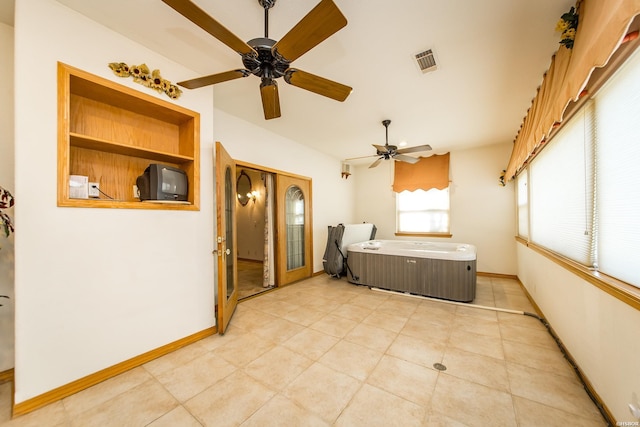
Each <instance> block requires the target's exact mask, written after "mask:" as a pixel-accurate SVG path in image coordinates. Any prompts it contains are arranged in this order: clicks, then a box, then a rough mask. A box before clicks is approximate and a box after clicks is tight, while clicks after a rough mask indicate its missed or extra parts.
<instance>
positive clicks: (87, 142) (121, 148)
mask: <svg viewBox="0 0 640 427" xmlns="http://www.w3.org/2000/svg"><path fill="white" fill-rule="evenodd" d="M69 138H70V144H71V146H72V147H79V148H86V149H88V150H96V151H105V152H109V153H114V154H122V155H124V156H130V157H140V158H142V159H149V160H155V161H158V162H165V163H177V164H180V163H187V162H192V161H193V157H188V156H181V155H179V154H172V153H166V152H163V151H157V150H151V149H148V148H140V147H132V146H130V145H126V144H120V143H117V142H111V141H106V140H104V139H100V138H94V137H91V136H86V135H80V134H77V133H75V132H69Z"/></svg>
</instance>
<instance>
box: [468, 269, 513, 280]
mask: <svg viewBox="0 0 640 427" xmlns="http://www.w3.org/2000/svg"><path fill="white" fill-rule="evenodd" d="M476 276H483V277H495V278H496V279H512V280H518V276H516V275H515V274H501V273H487V272H484V271H478V272H476Z"/></svg>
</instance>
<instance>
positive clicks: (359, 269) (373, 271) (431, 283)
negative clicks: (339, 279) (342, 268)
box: [347, 251, 476, 302]
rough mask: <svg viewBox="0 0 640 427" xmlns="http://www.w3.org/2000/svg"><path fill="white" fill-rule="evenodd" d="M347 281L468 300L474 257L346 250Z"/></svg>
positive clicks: (472, 287) (472, 286)
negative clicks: (462, 259)
mask: <svg viewBox="0 0 640 427" xmlns="http://www.w3.org/2000/svg"><path fill="white" fill-rule="evenodd" d="M347 262H348V264H349V270H348V274H347V278H348V280H349V282H351V283H355V284H359V285H366V286H372V287H376V288H382V289H389V290H393V291H400V292H409V293H412V294H416V295H423V296H428V297H434V298H443V299H448V300H453V301H461V302H470V301H473V300H474V299H475V295H476V261H475V260H472V261H455V260H440V259H430V258H414V257H405V256H395V255H386V254H379V253H375V252H372V253H362V252H351V251H350V252H348V257H347Z"/></svg>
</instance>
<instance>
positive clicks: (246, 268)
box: [238, 259, 272, 299]
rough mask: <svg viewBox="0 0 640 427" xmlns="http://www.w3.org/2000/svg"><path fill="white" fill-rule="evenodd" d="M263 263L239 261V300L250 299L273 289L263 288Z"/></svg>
mask: <svg viewBox="0 0 640 427" xmlns="http://www.w3.org/2000/svg"><path fill="white" fill-rule="evenodd" d="M262 276H263V271H262V262H256V261H248V260H242V259H239V260H238V299H244V298H249V297H251V296H253V295H257V294H260V293H262V292H265V291H268V290H270V289H272V288H265V287H264V286H262V282H263V278H262Z"/></svg>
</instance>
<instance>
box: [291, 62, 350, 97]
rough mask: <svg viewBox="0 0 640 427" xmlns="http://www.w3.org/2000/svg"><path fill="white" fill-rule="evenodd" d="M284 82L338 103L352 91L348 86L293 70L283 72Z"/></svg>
mask: <svg viewBox="0 0 640 427" xmlns="http://www.w3.org/2000/svg"><path fill="white" fill-rule="evenodd" d="M284 80H285V81H286V82H287V83H289V84H290V85H293V86H296V87H299V88H302V89H306V90H308V91H311V92H313V93H317V94H318V95H322V96H326V97H327V98H331V99H335V100H336V101H340V102H342V101H344V100H345V99H347V97H348V96H349V94H350V93H351V91H352V90H353V89H352V88H351V87H349V86H346V85H343V84H340V83H336V82H334V81H331V80H328V79H325V78H324V77H320V76H316V75H314V74H311V73H307V72H306V71H302V70H297V69H295V68H289V69H288V70H287V71H286V72H285V75H284Z"/></svg>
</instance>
